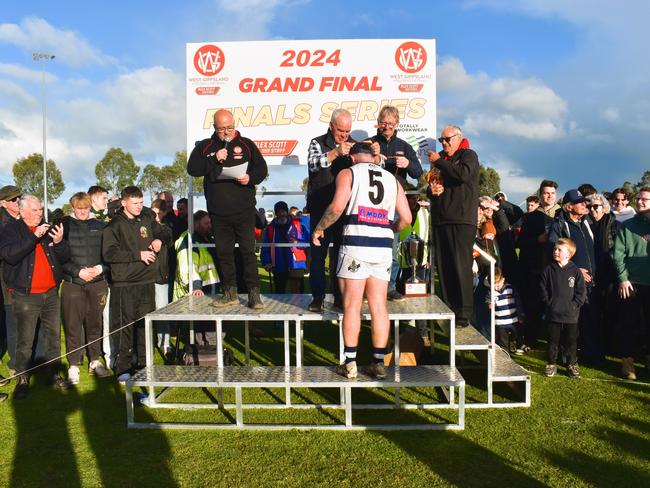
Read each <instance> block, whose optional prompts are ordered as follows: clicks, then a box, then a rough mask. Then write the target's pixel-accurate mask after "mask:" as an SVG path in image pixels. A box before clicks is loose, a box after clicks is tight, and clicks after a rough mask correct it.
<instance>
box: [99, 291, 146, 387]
mask: <svg viewBox="0 0 650 488" xmlns="http://www.w3.org/2000/svg"><path fill="white" fill-rule="evenodd" d="M110 309H111V310H110V316H111V332H113V331H115V330H117V329H119V328H120V327H123V326H125V325H126V324H129V323H131V322H135V323H134V324H132V325H130V326H129V327H125V328H124V329H122V330H120V332H118V333H117V334H116V335H117V344H118V346H117V359H116V360H115V372H116V373H117V375H118V376H119V375H120V374H122V373H126V372H129V371H130V370H131V368H132V367H133V353H134V352H136V351H137V358H136V362H137V364H138V365H143V364H144V361H145V337H144V320H140V319H144V316H145V315H147V314H148V313H149V312H153V311H154V310H155V309H156V298H155V289H154V284H153V283H148V284H145V285H130V286H112V287H111V303H110ZM134 331H135V333H134Z"/></svg>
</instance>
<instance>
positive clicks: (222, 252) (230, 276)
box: [210, 207, 260, 291]
mask: <svg viewBox="0 0 650 488" xmlns="http://www.w3.org/2000/svg"><path fill="white" fill-rule="evenodd" d="M256 213H257V211H256V210H255V208H253V207H251V208H249V209H247V210H244V211H243V212H240V213H237V214H232V215H228V216H225V217H224V216H221V215H219V216H217V215H210V219H211V220H212V232H213V233H214V239H215V251H216V254H217V262H216V265H217V271H218V273H219V278H220V279H221V283H222V286H223V287H224V289H225V288H226V287H233V288H235V287H237V273H236V266H235V252H234V251H235V243H238V244H239V252H240V253H241V262H242V268H243V277H244V282H245V283H246V287H247V288H248V291H250V290H251V288H259V286H260V278H259V275H258V274H257V256H255V214H256Z"/></svg>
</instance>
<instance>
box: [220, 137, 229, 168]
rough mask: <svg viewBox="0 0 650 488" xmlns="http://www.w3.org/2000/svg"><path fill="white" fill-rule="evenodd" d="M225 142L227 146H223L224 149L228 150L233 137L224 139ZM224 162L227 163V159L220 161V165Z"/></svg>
mask: <svg viewBox="0 0 650 488" xmlns="http://www.w3.org/2000/svg"><path fill="white" fill-rule="evenodd" d="M223 141H224V142H225V144H224V145H223V148H224V149H228V144H229V143H230V141H232V137H230V136H226V137H224V138H223ZM224 161H225V159H220V160H219V162H220V163H223V162H224Z"/></svg>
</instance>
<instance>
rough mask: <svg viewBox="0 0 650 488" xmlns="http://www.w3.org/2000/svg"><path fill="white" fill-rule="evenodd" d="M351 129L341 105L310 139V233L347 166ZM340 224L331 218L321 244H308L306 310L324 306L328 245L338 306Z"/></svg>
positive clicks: (348, 119)
mask: <svg viewBox="0 0 650 488" xmlns="http://www.w3.org/2000/svg"><path fill="white" fill-rule="evenodd" d="M351 129H352V116H351V115H350V112H348V111H347V110H344V109H336V110H334V112H332V117H331V119H330V123H329V129H328V130H327V132H326V133H325V134H323V135H321V136H318V137H316V138H314V139H312V140H311V142H310V143H309V154H308V157H307V164H308V166H309V183H308V186H307V208H308V209H309V214H310V219H311V220H310V225H311V228H310V229H309V231H310V233H312V234H313V232H314V229H315V228H316V224H318V222H319V221H320V219H321V217H322V216H323V214H324V213H325V209H326V208H327V206H328V205H329V204H330V203H331V201H332V198H334V192H335V184H334V182H335V180H336V176H337V174H338V173H339V172H340V171H341V170H342V169H345V168H348V167H349V166H350V164H351V163H350V158H349V153H350V148H351V147H352V146H353V145H354V142H355V141H354V139H352V138H351V137H350V131H351ZM340 236H341V225H340V223H337V222H334V223H332V225H331V226H328V228H327V232H325V234H324V235H323V238H322V239H321V241H320V245H319V246H316V245H312V246H311V264H310V269H309V284H310V286H311V294H312V297H313V298H312V302H311V304H310V305H309V310H310V311H312V312H320V311H322V310H323V300H324V298H325V258H326V256H327V253H328V249H329V245H330V243H333V244H334V245H333V246H332V248H331V249H329V257H330V278H331V280H332V293H333V294H334V301H335V303H336V304H337V306H340V303H341V291H340V290H339V287H338V283H337V281H336V273H335V272H334V270H335V268H334V267H335V265H336V262H337V259H338V250H339V246H340V244H341V241H340Z"/></svg>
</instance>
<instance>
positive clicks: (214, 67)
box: [194, 44, 226, 76]
mask: <svg viewBox="0 0 650 488" xmlns="http://www.w3.org/2000/svg"><path fill="white" fill-rule="evenodd" d="M225 62H226V57H225V56H224V54H223V51H222V50H221V49H219V48H218V47H217V46H215V45H213V44H206V45H205V46H201V48H200V49H199V50H198V51H196V54H194V67H195V68H196V71H198V72H199V73H201V74H202V75H203V76H214V75H216V74H217V73H219V71H221V69H222V68H223V65H224V63H225Z"/></svg>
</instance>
